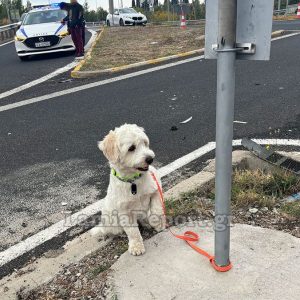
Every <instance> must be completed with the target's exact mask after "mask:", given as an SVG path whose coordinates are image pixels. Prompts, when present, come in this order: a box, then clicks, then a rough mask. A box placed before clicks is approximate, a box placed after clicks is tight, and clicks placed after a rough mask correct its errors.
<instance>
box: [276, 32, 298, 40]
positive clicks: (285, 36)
mask: <svg viewBox="0 0 300 300" xmlns="http://www.w3.org/2000/svg"><path fill="white" fill-rule="evenodd" d="M299 34H300V32H299V31H298V32H296V33H291V34H287V35H283V36H279V37H276V38H273V39H272V42H273V41H278V40H282V39H286V38H288V37H292V36H295V35H299Z"/></svg>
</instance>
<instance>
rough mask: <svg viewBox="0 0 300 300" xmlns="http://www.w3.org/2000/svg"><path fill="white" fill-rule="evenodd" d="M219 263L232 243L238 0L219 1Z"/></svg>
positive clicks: (224, 262)
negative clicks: (231, 216) (232, 178)
mask: <svg viewBox="0 0 300 300" xmlns="http://www.w3.org/2000/svg"><path fill="white" fill-rule="evenodd" d="M218 3H219V7H218V21H219V23H218V28H219V34H218V49H217V52H218V62H217V113H216V181H215V186H216V196H215V263H216V264H217V265H218V266H227V265H228V264H229V263H230V261H229V250H230V249H229V248H230V247H229V245H230V214H231V212H230V202H231V175H232V138H233V116H234V95H235V61H236V49H235V48H236V19H237V0H220V1H218Z"/></svg>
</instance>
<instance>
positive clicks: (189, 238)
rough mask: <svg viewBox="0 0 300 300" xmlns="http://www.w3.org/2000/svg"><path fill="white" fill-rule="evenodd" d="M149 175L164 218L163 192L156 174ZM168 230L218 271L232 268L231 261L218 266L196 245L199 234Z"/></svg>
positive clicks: (211, 257)
mask: <svg viewBox="0 0 300 300" xmlns="http://www.w3.org/2000/svg"><path fill="white" fill-rule="evenodd" d="M151 176H152V178H153V180H154V182H155V183H156V186H157V189H158V192H159V196H160V202H161V206H162V208H163V213H164V217H165V218H166V215H167V214H166V206H165V202H164V196H163V192H162V188H161V186H160V184H159V183H158V180H157V178H156V176H155V175H154V173H153V172H151ZM169 230H170V232H171V233H172V234H173V235H174V236H175V237H176V238H178V239H181V240H184V241H185V242H186V243H187V244H188V245H189V246H190V247H191V248H193V249H194V250H195V251H197V252H198V253H200V254H201V255H204V256H206V257H207V258H208V259H209V262H210V264H211V265H212V267H213V268H214V269H215V270H216V271H218V272H227V271H229V270H230V269H231V268H232V264H231V262H229V265H228V266H218V265H216V263H215V259H214V258H215V257H214V256H212V255H210V254H209V253H207V252H206V251H204V250H203V249H201V248H199V247H198V246H197V245H196V242H198V241H199V239H200V238H199V235H198V234H197V233H195V232H193V231H186V232H185V233H184V234H183V235H179V234H176V233H174V232H172V230H171V229H169Z"/></svg>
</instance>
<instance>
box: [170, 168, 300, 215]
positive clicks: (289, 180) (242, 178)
mask: <svg viewBox="0 0 300 300" xmlns="http://www.w3.org/2000/svg"><path fill="white" fill-rule="evenodd" d="M298 191H300V179H299V177H297V176H295V175H293V174H291V173H289V172H283V171H282V172H280V171H279V172H276V173H268V172H264V171H262V170H255V171H251V170H236V171H234V172H233V176H232V200H231V201H232V202H231V203H232V207H233V210H235V209H237V210H238V209H242V208H244V209H247V210H248V209H249V208H251V207H256V208H263V207H267V208H268V209H273V208H274V207H278V205H280V202H279V200H281V199H283V198H284V197H286V196H289V195H291V194H294V193H296V192H298ZM214 198H215V190H214V187H212V188H211V190H210V191H208V192H204V191H203V190H200V189H197V190H195V191H192V192H188V193H184V194H182V195H181V197H180V198H179V199H176V200H174V199H168V200H167V201H166V210H167V214H168V216H170V217H176V216H178V215H182V216H187V215H195V214H196V215H200V214H201V215H203V214H204V213H205V212H206V215H209V214H207V212H208V211H211V210H212V209H213V207H214ZM281 209H282V211H283V212H285V213H287V214H289V215H292V216H296V217H300V203H299V202H296V203H286V204H285V205H284V206H283V207H281Z"/></svg>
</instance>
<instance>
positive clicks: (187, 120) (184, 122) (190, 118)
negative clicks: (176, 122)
mask: <svg viewBox="0 0 300 300" xmlns="http://www.w3.org/2000/svg"><path fill="white" fill-rule="evenodd" d="M192 119H193V117H189V118H188V119H186V120H184V121H182V122H180V124H186V123H188V122H190V121H191V120H192Z"/></svg>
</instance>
